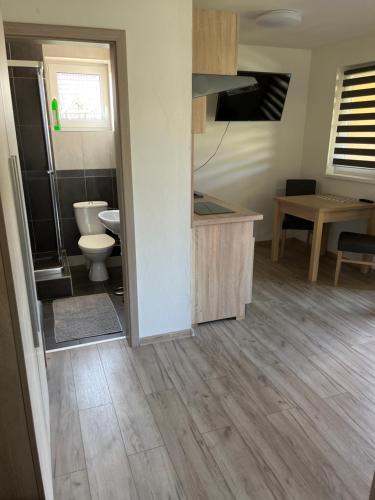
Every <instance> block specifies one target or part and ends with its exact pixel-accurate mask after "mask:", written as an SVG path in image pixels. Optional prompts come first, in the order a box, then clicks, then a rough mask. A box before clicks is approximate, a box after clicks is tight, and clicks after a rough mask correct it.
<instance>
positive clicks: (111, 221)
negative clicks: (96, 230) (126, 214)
mask: <svg viewBox="0 0 375 500" xmlns="http://www.w3.org/2000/svg"><path fill="white" fill-rule="evenodd" d="M98 217H99V220H100V222H101V223H102V224H103V226H104V227H106V228H107V229H109V230H110V231H112V233H114V234H120V211H119V210H104V211H103V212H99V213H98Z"/></svg>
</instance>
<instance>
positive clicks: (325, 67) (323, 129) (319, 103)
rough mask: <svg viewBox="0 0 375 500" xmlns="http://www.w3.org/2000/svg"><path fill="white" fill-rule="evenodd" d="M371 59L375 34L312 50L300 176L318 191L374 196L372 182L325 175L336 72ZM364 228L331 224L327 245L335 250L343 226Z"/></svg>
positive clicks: (363, 225)
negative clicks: (313, 182) (313, 183)
mask: <svg viewBox="0 0 375 500" xmlns="http://www.w3.org/2000/svg"><path fill="white" fill-rule="evenodd" d="M373 61H375V36H371V37H365V38H360V39H354V40H350V41H347V42H343V43H339V44H334V45H328V46H324V47H320V48H318V49H315V50H314V51H313V53H312V60H311V76H310V85H309V96H308V107H307V115H306V127H305V141H304V149H303V162H302V175H303V176H304V177H310V176H311V177H314V178H316V179H317V180H318V182H319V189H320V191H321V192H326V193H335V194H341V195H344V196H353V197H356V198H370V199H373V200H374V199H375V185H374V184H366V183H364V182H358V181H355V180H350V181H347V180H341V179H333V178H328V177H325V171H326V167H327V158H328V147H329V139H330V128H331V122H332V112H333V103H334V95H335V85H336V75H337V71H338V69H339V68H340V67H342V66H347V65H351V64H353V65H355V64H360V63H368V62H373ZM365 228H366V223H365V222H357V221H356V222H351V223H340V224H333V225H332V226H331V231H330V240H329V248H330V249H331V250H337V237H338V234H339V232H340V231H342V230H343V229H349V230H350V229H352V230H354V231H362V230H365Z"/></svg>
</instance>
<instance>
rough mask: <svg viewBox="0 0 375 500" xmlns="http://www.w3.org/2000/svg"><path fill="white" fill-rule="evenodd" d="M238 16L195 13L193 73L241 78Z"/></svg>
mask: <svg viewBox="0 0 375 500" xmlns="http://www.w3.org/2000/svg"><path fill="white" fill-rule="evenodd" d="M237 44H238V15H237V14H236V13H235V12H225V11H219V10H206V9H193V73H205V74H211V75H236V74H237Z"/></svg>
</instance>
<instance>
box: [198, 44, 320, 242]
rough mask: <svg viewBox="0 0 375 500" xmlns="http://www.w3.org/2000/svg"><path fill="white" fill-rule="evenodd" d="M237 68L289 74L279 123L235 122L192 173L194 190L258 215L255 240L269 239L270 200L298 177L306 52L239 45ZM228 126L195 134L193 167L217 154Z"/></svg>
mask: <svg viewBox="0 0 375 500" xmlns="http://www.w3.org/2000/svg"><path fill="white" fill-rule="evenodd" d="M238 56H239V69H241V70H248V71H250V70H253V71H270V72H272V71H274V72H285V73H291V74H292V78H291V82H290V86H289V90H288V95H287V99H286V103H285V108H284V112H283V116H282V120H281V121H280V122H238V123H236V122H233V123H231V124H230V125H229V129H228V132H227V134H226V135H225V138H224V140H223V143H222V145H221V147H220V149H219V151H218V153H217V154H216V156H215V158H213V159H212V160H211V162H210V163H208V164H207V165H206V166H205V167H203V168H202V169H201V170H200V171H199V172H197V173H196V174H195V183H194V185H195V188H196V189H197V190H199V191H203V192H206V193H210V194H212V195H214V196H217V197H218V198H221V199H223V200H226V201H230V202H233V203H236V204H237V205H240V206H244V207H247V208H250V209H252V210H255V211H257V212H261V213H262V214H263V215H264V221H263V222H257V223H256V224H255V231H256V233H255V234H256V238H257V239H258V240H268V239H270V238H271V229H272V198H273V197H274V196H275V195H278V194H283V192H284V189H285V179H287V178H294V177H297V178H298V177H300V171H301V160H302V144H303V134H304V125H305V111H306V102H307V95H308V80H309V70H310V57H311V52H310V51H309V50H299V49H284V48H276V47H260V46H249V45H240V46H239V53H238ZM225 127H226V122H225V123H224V122H214V121H212V118H211V121H209V122H208V123H207V130H206V132H205V133H204V134H197V135H195V152H194V164H195V168H198V167H199V166H200V165H202V164H203V163H204V162H205V161H206V160H207V159H208V158H209V156H210V155H211V154H212V153H213V152H214V151H215V149H216V147H217V145H218V143H219V141H220V137H221V135H222V133H223V131H224V129H225Z"/></svg>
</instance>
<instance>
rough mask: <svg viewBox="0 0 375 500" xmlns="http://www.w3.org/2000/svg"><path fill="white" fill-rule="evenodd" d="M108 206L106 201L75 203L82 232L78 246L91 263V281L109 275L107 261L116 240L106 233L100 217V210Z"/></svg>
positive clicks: (105, 278) (100, 279) (103, 278)
mask: <svg viewBox="0 0 375 500" xmlns="http://www.w3.org/2000/svg"><path fill="white" fill-rule="evenodd" d="M107 207H108V203H107V202H106V201H80V202H77V203H73V208H74V216H75V219H76V222H77V226H78V229H79V232H80V233H81V237H80V239H79V241H78V246H79V248H80V250H81V252H82V254H83V255H84V256H85V258H86V262H87V263H88V265H89V279H90V280H91V281H106V280H107V279H108V277H109V276H108V271H107V267H106V265H105V261H106V259H107V258H108V257H109V256H110V255H111V253H112V249H113V246H114V244H115V240H114V239H113V238H112V237H111V236H109V235H108V234H105V231H106V229H105V227H104V226H103V224H102V223H101V222H100V220H99V218H98V214H99V212H102V211H103V210H106V208H107Z"/></svg>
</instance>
